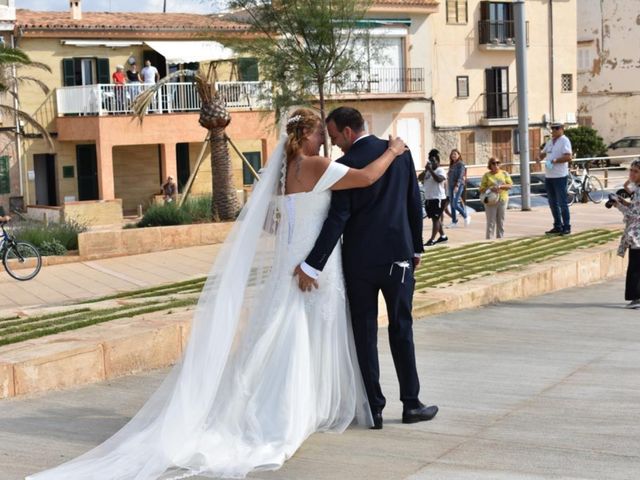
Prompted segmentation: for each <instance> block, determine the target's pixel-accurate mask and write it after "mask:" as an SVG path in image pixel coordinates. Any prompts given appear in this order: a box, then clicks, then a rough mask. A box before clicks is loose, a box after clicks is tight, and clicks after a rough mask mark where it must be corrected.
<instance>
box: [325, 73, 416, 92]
mask: <svg viewBox="0 0 640 480" xmlns="http://www.w3.org/2000/svg"><path fill="white" fill-rule="evenodd" d="M329 92H330V93H332V94H348V93H355V94H359V93H374V94H375V93H380V94H385V93H421V92H424V68H370V69H368V70H356V71H349V72H346V73H345V74H344V75H342V76H341V77H339V78H337V79H336V80H335V81H333V82H330V83H329Z"/></svg>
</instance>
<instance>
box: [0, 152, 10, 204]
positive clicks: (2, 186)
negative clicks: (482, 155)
mask: <svg viewBox="0 0 640 480" xmlns="http://www.w3.org/2000/svg"><path fill="white" fill-rule="evenodd" d="M5 193H11V176H10V174H9V157H8V156H6V155H4V156H2V157H0V194H5Z"/></svg>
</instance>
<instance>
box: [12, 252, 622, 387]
mask: <svg viewBox="0 0 640 480" xmlns="http://www.w3.org/2000/svg"><path fill="white" fill-rule="evenodd" d="M624 271H625V262H624V261H623V259H622V258H621V257H619V256H617V241H616V242H610V243H609V244H607V245H603V246H598V247H593V248H590V249H585V250H579V251H576V252H574V253H572V254H570V255H564V256H563V257H559V258H557V259H555V260H549V261H546V262H544V263H540V264H537V265H532V266H528V267H522V268H520V269H518V268H517V266H516V267H514V270H513V271H509V272H502V273H496V274H494V275H492V276H490V277H483V278H478V279H474V280H470V281H468V282H465V283H463V284H456V285H454V286H453V287H452V288H429V289H426V290H421V291H418V292H416V293H415V295H414V306H413V314H414V317H415V318H424V317H427V316H431V315H436V314H442V313H447V312H453V311H457V310H462V309H467V308H475V307H480V306H484V305H490V304H492V303H497V302H505V301H510V300H517V299H523V298H527V297H531V296H536V295H542V294H545V293H549V292H554V291H557V290H561V289H564V288H570V287H577V286H582V285H588V284H590V283H594V282H598V281H602V280H606V279H609V278H614V277H619V276H620V275H622V274H623V273H624ZM461 285H462V286H463V288H458V287H460V286H461ZM191 316H192V309H180V310H176V311H174V312H172V313H171V314H168V313H167V312H163V313H161V314H155V315H148V316H142V317H136V318H127V319H121V320H115V321H112V322H108V323H105V324H101V325H95V326H92V327H88V328H83V329H79V330H73V331H69V332H64V333H59V334H56V335H51V336H48V337H43V338H39V339H34V340H28V341H25V342H21V343H18V344H15V345H8V346H5V347H0V399H3V398H11V397H19V396H24V395H31V394H35V393H42V392H46V391H50V390H58V389H63V388H68V387H72V386H77V385H84V384H88V383H95V382H100V381H105V380H109V379H112V378H116V377H120V376H123V375H131V374H134V373H137V372H141V371H145V370H151V369H156V368H164V367H168V366H170V365H172V364H173V363H175V361H176V360H178V359H179V358H180V356H181V355H182V352H183V350H184V346H185V344H186V342H187V339H188V337H189V331H190V322H191ZM379 323H380V325H381V326H384V325H386V324H387V323H388V320H387V318H386V315H384V316H381V317H380V318H379Z"/></svg>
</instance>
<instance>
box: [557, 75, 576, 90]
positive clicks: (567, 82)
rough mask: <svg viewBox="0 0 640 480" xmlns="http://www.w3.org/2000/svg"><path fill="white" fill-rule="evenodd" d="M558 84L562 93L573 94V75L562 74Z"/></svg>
mask: <svg viewBox="0 0 640 480" xmlns="http://www.w3.org/2000/svg"><path fill="white" fill-rule="evenodd" d="M560 83H561V88H562V91H563V92H573V75H572V74H571V73H563V74H562V75H561V77H560Z"/></svg>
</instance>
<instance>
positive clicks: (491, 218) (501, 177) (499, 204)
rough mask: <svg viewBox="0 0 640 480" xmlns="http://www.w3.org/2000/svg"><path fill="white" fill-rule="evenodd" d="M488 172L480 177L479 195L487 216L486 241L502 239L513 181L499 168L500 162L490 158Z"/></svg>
mask: <svg viewBox="0 0 640 480" xmlns="http://www.w3.org/2000/svg"><path fill="white" fill-rule="evenodd" d="M487 168H488V169H489V171H488V172H487V173H485V174H484V175H483V176H482V180H481V182H480V193H481V194H482V195H481V197H480V198H481V199H482V202H483V203H484V213H485V215H486V216H487V232H486V239H487V240H490V239H491V238H493V235H494V231H495V236H496V238H502V237H504V218H505V215H506V213H507V205H508V204H509V190H510V189H511V187H512V186H513V180H511V176H510V175H509V173H508V172H506V171H504V170H502V169H501V168H500V161H499V160H496V159H495V158H490V159H489V163H488V164H487Z"/></svg>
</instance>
